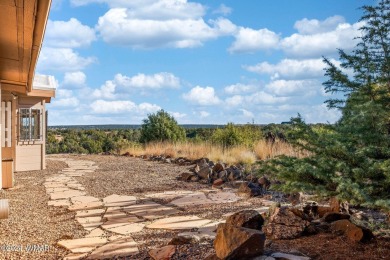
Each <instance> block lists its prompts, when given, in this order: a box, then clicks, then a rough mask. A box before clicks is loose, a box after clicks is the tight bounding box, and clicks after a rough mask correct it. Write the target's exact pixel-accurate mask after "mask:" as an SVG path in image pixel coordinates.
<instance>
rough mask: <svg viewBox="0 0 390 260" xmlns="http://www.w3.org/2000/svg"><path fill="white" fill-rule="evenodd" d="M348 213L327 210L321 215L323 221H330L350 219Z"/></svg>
mask: <svg viewBox="0 0 390 260" xmlns="http://www.w3.org/2000/svg"><path fill="white" fill-rule="evenodd" d="M350 217H351V216H350V215H349V214H344V213H339V212H328V213H325V215H324V216H323V217H322V219H323V220H324V221H325V222H328V223H331V222H333V221H337V220H341V219H350Z"/></svg>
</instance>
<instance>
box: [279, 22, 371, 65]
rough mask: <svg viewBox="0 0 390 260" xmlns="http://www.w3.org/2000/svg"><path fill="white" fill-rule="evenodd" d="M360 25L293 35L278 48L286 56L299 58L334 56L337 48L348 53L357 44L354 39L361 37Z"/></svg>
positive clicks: (339, 25) (343, 25)
mask: <svg viewBox="0 0 390 260" xmlns="http://www.w3.org/2000/svg"><path fill="white" fill-rule="evenodd" d="M362 25H363V23H362V22H359V23H355V24H353V25H351V24H348V23H340V24H338V25H337V27H336V28H335V29H334V30H332V31H327V27H326V29H324V30H321V28H320V29H318V30H317V31H315V32H312V34H299V33H295V34H293V35H291V36H289V37H286V38H284V39H283V40H282V41H281V43H280V47H281V48H282V49H283V51H284V52H285V53H286V54H287V55H289V56H292V57H301V58H308V57H320V56H323V55H325V56H328V55H334V54H336V53H337V49H338V48H342V49H343V50H346V51H349V50H352V49H353V48H354V47H355V45H356V43H357V42H356V40H354V38H355V37H358V36H361V33H360V31H359V28H360V27H361V26H362ZM319 26H321V24H320V25H319ZM302 27H303V26H302ZM300 30H303V28H300ZM322 31H324V32H322ZM304 32H305V33H307V32H311V30H309V29H306V30H304Z"/></svg>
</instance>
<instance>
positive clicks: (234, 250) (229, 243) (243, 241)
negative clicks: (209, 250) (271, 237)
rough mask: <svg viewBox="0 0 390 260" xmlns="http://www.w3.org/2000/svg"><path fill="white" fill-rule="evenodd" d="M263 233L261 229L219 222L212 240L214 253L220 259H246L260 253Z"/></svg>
mask: <svg viewBox="0 0 390 260" xmlns="http://www.w3.org/2000/svg"><path fill="white" fill-rule="evenodd" d="M264 244H265V235H264V233H263V232H262V231H260V230H256V229H249V228H243V227H236V226H233V225H229V224H220V225H219V226H218V229H217V236H216V238H215V240H214V248H215V252H216V255H217V256H218V257H219V258H220V259H226V260H233V259H248V258H251V257H256V256H259V255H262V254H263V252H264Z"/></svg>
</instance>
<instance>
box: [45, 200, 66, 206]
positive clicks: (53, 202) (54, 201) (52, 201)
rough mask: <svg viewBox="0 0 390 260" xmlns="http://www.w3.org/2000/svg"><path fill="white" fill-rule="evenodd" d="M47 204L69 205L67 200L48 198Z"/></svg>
mask: <svg viewBox="0 0 390 260" xmlns="http://www.w3.org/2000/svg"><path fill="white" fill-rule="evenodd" d="M47 205H49V206H54V207H68V206H70V201H69V200H49V201H48V202H47Z"/></svg>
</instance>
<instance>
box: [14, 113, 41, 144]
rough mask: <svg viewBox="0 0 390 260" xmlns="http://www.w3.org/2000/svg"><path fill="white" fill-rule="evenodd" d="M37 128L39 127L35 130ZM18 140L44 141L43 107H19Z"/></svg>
mask: <svg viewBox="0 0 390 260" xmlns="http://www.w3.org/2000/svg"><path fill="white" fill-rule="evenodd" d="M24 119H26V122H27V123H26V122H24ZM37 121H38V122H37ZM36 128H38V130H37V131H36V130H35V129H36ZM25 132H26V133H25ZM18 141H19V142H31V141H43V109H42V108H36V107H20V108H19V109H18Z"/></svg>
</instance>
